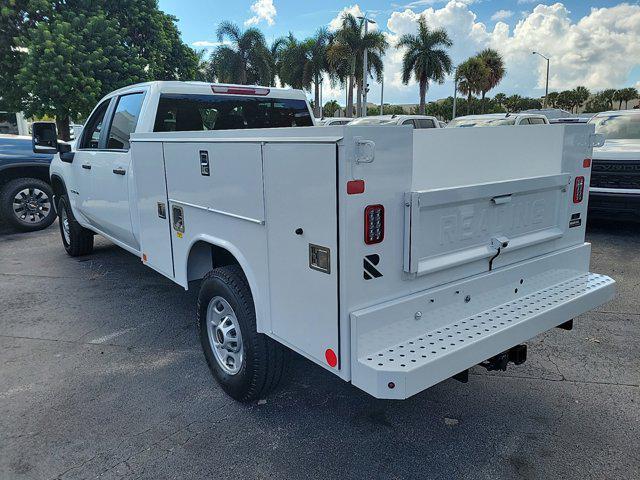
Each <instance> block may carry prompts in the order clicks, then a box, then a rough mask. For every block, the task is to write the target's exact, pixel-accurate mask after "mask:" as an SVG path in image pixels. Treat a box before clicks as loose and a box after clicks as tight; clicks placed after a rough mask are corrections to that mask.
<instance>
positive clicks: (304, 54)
mask: <svg viewBox="0 0 640 480" xmlns="http://www.w3.org/2000/svg"><path fill="white" fill-rule="evenodd" d="M308 53H309V46H308V44H307V42H300V41H298V40H297V39H296V37H294V36H293V33H291V32H290V33H289V35H288V36H286V37H284V39H283V41H282V43H281V46H280V48H279V49H278V75H279V77H280V82H281V83H282V85H289V86H290V87H292V88H297V89H309V88H310V87H311V81H310V79H309V78H307V77H306V76H305V68H306V65H307V62H308Z"/></svg>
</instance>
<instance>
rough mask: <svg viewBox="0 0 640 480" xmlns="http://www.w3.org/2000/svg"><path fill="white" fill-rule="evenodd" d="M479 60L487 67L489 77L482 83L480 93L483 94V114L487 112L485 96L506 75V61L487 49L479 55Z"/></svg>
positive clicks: (490, 49) (495, 52) (494, 51)
mask: <svg viewBox="0 0 640 480" xmlns="http://www.w3.org/2000/svg"><path fill="white" fill-rule="evenodd" d="M478 58H479V59H480V60H481V61H482V62H483V63H484V65H485V66H486V67H487V75H486V77H485V78H484V79H483V81H482V85H481V89H480V93H481V94H482V113H484V111H485V101H484V99H485V96H486V94H487V92H488V91H489V90H491V89H493V88H495V87H497V86H498V84H499V83H500V82H501V81H502V78H503V77H504V74H505V68H504V60H503V59H502V56H501V55H500V54H499V53H498V52H497V51H496V50H494V49H492V48H486V49H484V50H482V51H481V52H480V53H479V54H478Z"/></svg>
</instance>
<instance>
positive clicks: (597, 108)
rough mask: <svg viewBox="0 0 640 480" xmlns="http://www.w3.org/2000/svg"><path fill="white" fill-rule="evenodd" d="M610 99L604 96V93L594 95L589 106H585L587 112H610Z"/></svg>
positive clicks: (588, 103)
mask: <svg viewBox="0 0 640 480" xmlns="http://www.w3.org/2000/svg"><path fill="white" fill-rule="evenodd" d="M610 109H611V106H610V105H609V99H608V98H607V97H606V96H605V95H603V92H598V93H596V94H595V95H592V96H591V98H589V100H587V104H586V105H585V111H586V112H589V113H598V112H604V111H606V110H610Z"/></svg>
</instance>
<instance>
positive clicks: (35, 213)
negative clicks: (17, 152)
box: [0, 178, 56, 232]
mask: <svg viewBox="0 0 640 480" xmlns="http://www.w3.org/2000/svg"><path fill="white" fill-rule="evenodd" d="M52 198H53V192H52V191H51V187H50V186H49V184H48V183H47V182H44V181H42V180H40V179H38V178H16V179H13V180H11V181H9V182H7V184H6V185H5V186H4V187H3V188H2V192H1V193H0V213H2V217H3V218H5V219H6V220H7V222H8V223H9V224H10V225H12V226H13V227H14V228H15V229H16V230H20V231H23V232H34V231H36V230H42V229H45V228H47V227H48V226H49V225H51V224H52V223H53V221H54V220H55V219H56V212H55V211H54V210H53V200H52Z"/></svg>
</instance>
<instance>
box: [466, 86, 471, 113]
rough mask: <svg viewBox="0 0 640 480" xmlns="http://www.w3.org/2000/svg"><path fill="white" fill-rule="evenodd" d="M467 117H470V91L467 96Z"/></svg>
mask: <svg viewBox="0 0 640 480" xmlns="http://www.w3.org/2000/svg"><path fill="white" fill-rule="evenodd" d="M467 115H471V91H469V95H467Z"/></svg>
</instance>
